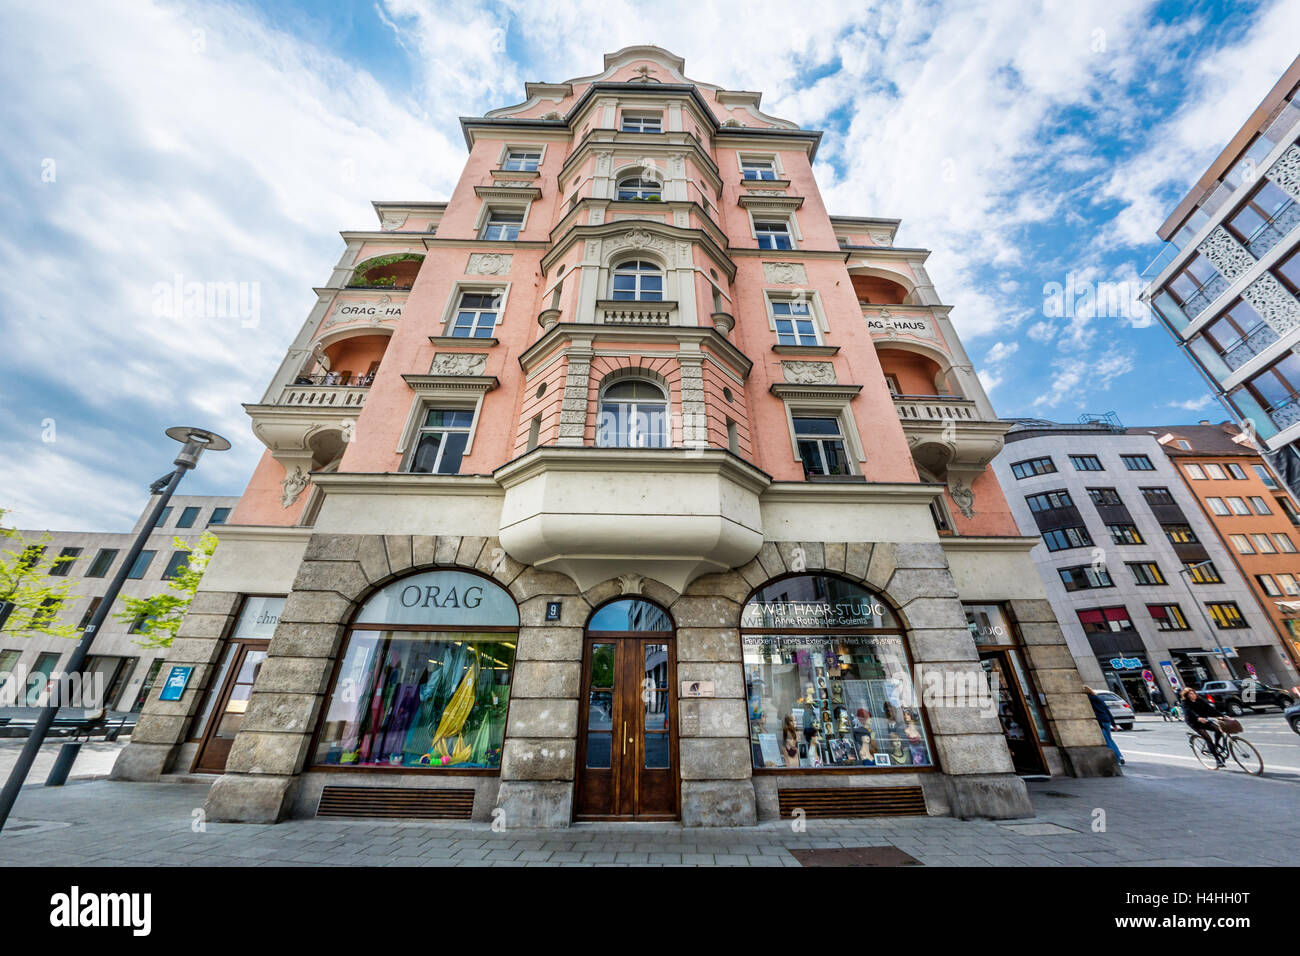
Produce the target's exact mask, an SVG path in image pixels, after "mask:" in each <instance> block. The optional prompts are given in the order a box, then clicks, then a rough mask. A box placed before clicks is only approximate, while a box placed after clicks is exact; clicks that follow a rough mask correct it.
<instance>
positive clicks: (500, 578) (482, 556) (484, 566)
mask: <svg viewBox="0 0 1300 956" xmlns="http://www.w3.org/2000/svg"><path fill="white" fill-rule="evenodd" d="M474 567H475V568H477V569H478V570H479V571H482V572H483V573H484V574H490V575H491V576H492V577H493V578H494V579H496V581H497V582H498V583H499V584H500V585H501V586H502V587H505V588H508V587H509V586H510V584H511V582H513V581H514V580H515V578H517V577H519V575H521V574H522V573H523V572H524V568H525V565H522V564H520V563H519V562H518V561H516V560H515V559H514V558H512V557H510V555H508V554H506V549H505V548H503V547H501V542H500V540H498V539H497V538H488V539H487V540H486V541H484V542H483V550H482V551H480V552H479V556H478V561H477V562H476V563H475V564H474Z"/></svg>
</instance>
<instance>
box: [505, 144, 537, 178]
mask: <svg viewBox="0 0 1300 956" xmlns="http://www.w3.org/2000/svg"><path fill="white" fill-rule="evenodd" d="M541 164H542V151H541V150H540V149H510V150H507V151H506V158H505V162H503V163H502V164H501V168H502V169H508V170H511V171H513V172H520V173H535V172H537V167H538V166H540V165H541Z"/></svg>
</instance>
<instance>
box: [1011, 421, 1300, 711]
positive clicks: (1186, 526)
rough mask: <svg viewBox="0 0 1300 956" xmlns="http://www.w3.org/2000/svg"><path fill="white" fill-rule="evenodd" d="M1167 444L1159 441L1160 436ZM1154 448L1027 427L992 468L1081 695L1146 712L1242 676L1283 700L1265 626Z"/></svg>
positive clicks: (1086, 429)
mask: <svg viewBox="0 0 1300 956" xmlns="http://www.w3.org/2000/svg"><path fill="white" fill-rule="evenodd" d="M1163 434H1164V432H1163V431H1161V432H1160V435H1163ZM1158 438H1159V436H1158V435H1157V434H1156V433H1154V432H1152V431H1150V430H1147V429H1124V428H1122V427H1120V426H1119V425H1117V424H1114V423H1106V422H1092V423H1081V424H1075V425H1065V424H1056V423H1052V422H1034V421H1025V422H1020V423H1018V424H1017V425H1016V426H1015V427H1013V428H1012V430H1011V431H1010V432H1008V434H1007V437H1006V447H1005V448H1004V449H1003V450H1002V452H1001V454H999V455H998V457H997V458H996V459H994V462H993V468H994V471H995V472H996V473H997V476H998V478H999V480H1000V481H1001V482H1002V483H1003V486H1004V487H1005V488H1006V489H1007V497H1008V500H1009V502H1010V505H1011V510H1012V513H1013V514H1014V515H1015V517H1016V521H1017V522H1018V524H1019V526H1020V528H1021V530H1022V531H1024V532H1025V533H1026V534H1037V535H1038V536H1039V537H1040V543H1039V544H1038V545H1036V546H1035V548H1034V550H1033V557H1034V560H1035V563H1036V564H1037V566H1038V570H1039V573H1040V575H1041V576H1042V580H1043V584H1044V585H1045V587H1046V589H1047V593H1048V596H1049V599H1050V600H1051V602H1052V605H1053V607H1054V608H1055V610H1056V614H1057V618H1058V620H1059V621H1060V623H1061V629H1062V631H1063V632H1064V633H1065V636H1066V640H1067V641H1068V643H1069V646H1070V649H1071V651H1072V652H1073V654H1074V657H1075V660H1076V661H1077V662H1078V667H1079V672H1080V674H1081V675H1082V676H1083V679H1084V681H1085V682H1088V683H1089V684H1091V685H1092V686H1095V687H1099V688H1100V687H1108V688H1109V689H1111V690H1113V691H1115V692H1116V693H1118V694H1120V695H1121V696H1123V697H1126V698H1127V699H1128V700H1129V701H1130V702H1131V703H1132V704H1133V706H1134V708H1135V710H1138V711H1139V712H1141V711H1147V710H1150V709H1151V699H1152V696H1153V695H1152V690H1153V688H1155V689H1158V691H1159V696H1160V697H1163V698H1164V699H1165V700H1171V699H1172V696H1173V694H1174V693H1175V692H1176V691H1177V690H1179V689H1180V688H1181V687H1185V686H1192V687H1199V686H1200V685H1201V684H1202V683H1204V682H1205V681H1206V680H1212V679H1226V678H1232V677H1236V676H1243V677H1244V676H1246V675H1247V673H1248V671H1247V669H1246V665H1247V664H1249V665H1250V667H1251V668H1253V669H1254V670H1255V671H1256V672H1257V674H1258V675H1259V677H1260V679H1261V680H1263V681H1265V682H1266V683H1272V684H1277V685H1281V686H1284V687H1291V686H1293V685H1294V684H1295V682H1296V680H1297V674H1296V670H1295V668H1294V666H1293V665H1292V663H1291V660H1290V658H1289V657H1288V655H1287V654H1286V652H1285V651H1284V650H1283V648H1282V646H1281V643H1280V641H1279V639H1278V635H1277V632H1276V631H1275V630H1274V627H1273V624H1272V621H1271V620H1270V619H1269V617H1268V615H1266V614H1265V613H1264V611H1263V610H1262V609H1261V607H1260V604H1259V602H1258V601H1257V600H1256V597H1255V594H1254V592H1253V590H1252V589H1251V587H1250V586H1249V585H1248V584H1247V583H1246V581H1245V579H1244V578H1243V577H1242V575H1241V573H1240V572H1239V570H1238V568H1237V565H1236V563H1235V562H1234V561H1233V558H1232V555H1231V554H1230V553H1229V551H1228V549H1227V548H1226V547H1225V545H1224V543H1223V542H1222V541H1220V539H1219V537H1218V535H1217V534H1216V533H1215V527H1214V525H1213V524H1211V523H1210V521H1209V520H1208V519H1207V518H1206V516H1205V514H1204V513H1203V512H1202V510H1201V507H1200V505H1199V503H1198V500H1197V497H1196V496H1195V495H1193V494H1192V492H1191V491H1190V490H1189V489H1188V487H1187V486H1186V485H1185V484H1184V482H1183V479H1182V477H1181V475H1180V471H1179V468H1178V467H1176V466H1175V464H1174V463H1173V462H1172V461H1171V459H1170V457H1169V456H1167V455H1166V453H1165V446H1164V445H1162V444H1161V443H1160V441H1159V440H1158Z"/></svg>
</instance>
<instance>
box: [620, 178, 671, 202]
mask: <svg viewBox="0 0 1300 956" xmlns="http://www.w3.org/2000/svg"><path fill="white" fill-rule="evenodd" d="M618 198H619V199H620V200H622V201H624V202H629V201H630V202H635V201H643V202H658V201H659V200H661V199H662V198H663V186H662V185H661V184H660V183H657V182H655V181H654V180H653V179H643V178H641V177H638V176H629V177H626V178H624V179H620V180H619V181H618Z"/></svg>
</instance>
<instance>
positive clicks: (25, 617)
mask: <svg viewBox="0 0 1300 956" xmlns="http://www.w3.org/2000/svg"><path fill="white" fill-rule="evenodd" d="M6 513H7V512H6V511H4V509H0V632H4V633H7V634H16V635H18V636H20V637H21V636H27V635H30V634H48V635H50V636H52V637H68V638H75V637H78V636H79V635H80V633H81V631H80V629H79V628H77V627H74V626H73V625H71V624H64V623H63V622H62V621H61V620H60V617H59V610H60V609H61V608H62V607H63V605H64V604H65V603H66V602H67V600H68V597H69V595H68V589H69V588H70V587H71V586H72V579H71V578H67V577H61V576H58V575H54V576H52V575H51V572H52V571H54V569H55V568H61V567H63V566H64V565H66V564H70V563H72V562H73V561H76V560H77V559H76V558H65V557H60V556H58V555H51V554H49V544H50V542H51V541H52V540H53V538H52V536H51V535H49V534H48V533H46V534H42V535H41V536H40V537H39V538H36V539H35V540H31V539H28V538H26V537H24V536H23V534H22V532H21V531H17V530H15V529H14V528H6V527H4V517H5V514H6ZM64 573H66V572H64Z"/></svg>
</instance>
